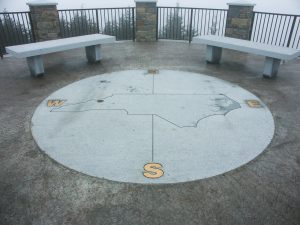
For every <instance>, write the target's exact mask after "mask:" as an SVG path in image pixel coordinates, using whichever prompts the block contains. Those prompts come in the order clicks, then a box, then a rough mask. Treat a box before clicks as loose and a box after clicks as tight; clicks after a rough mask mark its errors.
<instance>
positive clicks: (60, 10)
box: [57, 7, 135, 12]
mask: <svg viewBox="0 0 300 225" xmlns="http://www.w3.org/2000/svg"><path fill="white" fill-rule="evenodd" d="M133 8H134V9H135V7H119V8H87V9H58V10H57V11H59V12H62V11H84V10H105V9H107V10H112V9H133Z"/></svg>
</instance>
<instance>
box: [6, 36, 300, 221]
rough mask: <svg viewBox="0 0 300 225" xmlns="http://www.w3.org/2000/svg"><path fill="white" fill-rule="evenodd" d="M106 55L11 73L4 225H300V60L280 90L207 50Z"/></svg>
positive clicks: (237, 59) (152, 47)
mask: <svg viewBox="0 0 300 225" xmlns="http://www.w3.org/2000/svg"><path fill="white" fill-rule="evenodd" d="M102 52H103V58H102V60H101V62H100V63H96V64H90V63H88V62H87V61H86V59H85V57H86V56H85V51H84V49H75V50H68V51H64V52H58V53H51V54H48V55H45V56H44V66H45V69H46V70H47V75H46V76H41V77H37V78H35V77H31V76H30V72H29V71H28V69H27V63H26V59H16V58H13V57H10V56H5V57H4V59H3V60H0V68H1V69H0V96H1V97H0V105H1V114H0V121H1V133H0V193H1V198H0V224H5V225H10V224H14V225H15V224H38V225H41V224H51V225H52V224H53V225H55V224H72V225H74V224H80V225H85V224H101V225H102V224H104V225H105V224H120V225H121V224H122V225H126V224H128V225H133V224H145V225H147V224H149V225H150V224H163V225H167V224H170V225H171V224H172V225H176V224H184V225H189V224H191V225H194V224H209V225H214V224H215V225H219V224H222V225H223V224H224V225H225V224H226V225H235V224H245V225H256V224H278V225H286V224H289V225H293V224H295V225H296V224H298V223H299V221H300V214H299V211H300V203H299V199H300V191H299V190H300V179H299V174H300V154H299V148H300V137H299V134H300V117H299V115H300V107H299V105H300V92H299V88H300V76H299V75H300V59H299V58H296V59H293V60H291V61H288V62H283V63H282V64H281V65H280V68H279V75H278V76H277V77H276V78H275V79H266V78H262V76H261V75H262V74H261V73H262V68H263V67H264V57H263V56H258V55H253V54H247V53H241V52H236V51H233V50H228V49H223V56H224V57H222V59H221V63H220V64H209V63H206V46H205V45H199V44H188V43H186V42H180V41H179V42H175V41H159V42H154V43H135V42H131V41H124V42H117V43H114V44H106V45H104V46H102ZM156 175H157V176H156Z"/></svg>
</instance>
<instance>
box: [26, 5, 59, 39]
mask: <svg viewBox="0 0 300 225" xmlns="http://www.w3.org/2000/svg"><path fill="white" fill-rule="evenodd" d="M27 5H28V6H29V9H30V15H31V23H32V29H33V35H34V38H35V41H47V40H53V39H57V38H59V33H60V28H59V18H58V12H57V8H56V5H57V2H52V1H47V0H38V1H32V2H28V3H27Z"/></svg>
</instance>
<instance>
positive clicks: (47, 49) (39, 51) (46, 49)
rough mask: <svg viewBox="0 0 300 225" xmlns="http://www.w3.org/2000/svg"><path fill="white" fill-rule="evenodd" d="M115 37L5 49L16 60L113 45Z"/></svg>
mask: <svg viewBox="0 0 300 225" xmlns="http://www.w3.org/2000/svg"><path fill="white" fill-rule="evenodd" d="M115 40H116V38H115V37H113V36H109V35H103V34H90V35H83V36H78V37H71V38H62V39H56V40H51V41H43V42H36V43H30V44H23V45H15V46H10V47H6V48H5V49H6V51H7V53H9V54H11V55H12V56H14V57H16V58H26V57H30V56H37V55H44V54H48V53H52V52H59V51H64V50H69V49H74V48H82V47H86V46H92V45H99V44H108V43H114V42H115Z"/></svg>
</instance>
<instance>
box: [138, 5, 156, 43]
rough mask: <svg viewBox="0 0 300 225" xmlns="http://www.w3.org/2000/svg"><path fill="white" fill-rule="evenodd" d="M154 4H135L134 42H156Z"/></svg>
mask: <svg viewBox="0 0 300 225" xmlns="http://www.w3.org/2000/svg"><path fill="white" fill-rule="evenodd" d="M156 20H157V9H156V2H136V40H137V41H138V42H153V41H156Z"/></svg>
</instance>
